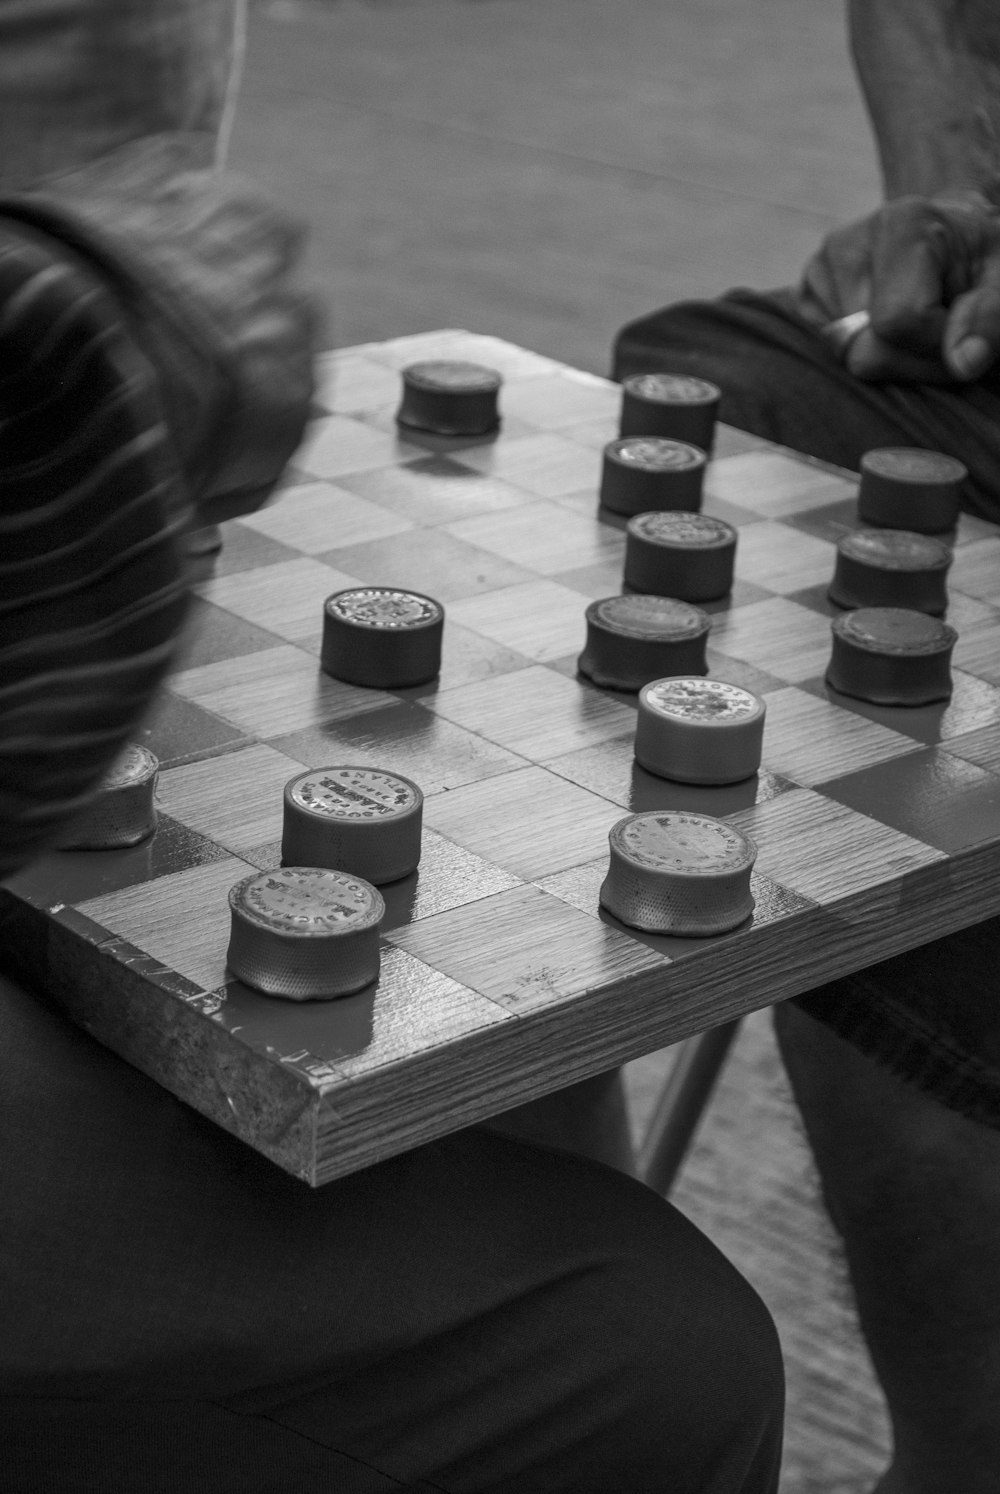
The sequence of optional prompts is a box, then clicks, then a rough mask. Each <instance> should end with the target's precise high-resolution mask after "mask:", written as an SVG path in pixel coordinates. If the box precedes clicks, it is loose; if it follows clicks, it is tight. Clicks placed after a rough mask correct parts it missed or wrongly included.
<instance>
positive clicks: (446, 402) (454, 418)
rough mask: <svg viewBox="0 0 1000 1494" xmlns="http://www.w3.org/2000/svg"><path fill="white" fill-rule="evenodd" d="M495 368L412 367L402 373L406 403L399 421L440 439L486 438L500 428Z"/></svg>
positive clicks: (452, 364) (498, 382)
mask: <svg viewBox="0 0 1000 1494" xmlns="http://www.w3.org/2000/svg"><path fill="white" fill-rule="evenodd" d="M502 382H503V381H502V379H501V377H500V375H499V374H498V373H497V371H496V369H494V368H484V367H483V366H482V365H481V364H479V363H461V362H455V361H452V362H448V361H441V362H435V363H411V364H410V366H409V367H408V368H404V369H403V399H402V403H401V404H400V407H399V409H398V410H397V412H396V420H397V422H398V424H400V425H402V426H408V427H409V428H410V429H411V430H417V431H430V432H432V433H433V434H434V435H438V436H484V435H487V434H488V433H489V432H490V431H495V430H496V429H497V428H498V426H499V424H500V415H499V412H498V409H497V395H498V392H499V389H500V385H501V383H502Z"/></svg>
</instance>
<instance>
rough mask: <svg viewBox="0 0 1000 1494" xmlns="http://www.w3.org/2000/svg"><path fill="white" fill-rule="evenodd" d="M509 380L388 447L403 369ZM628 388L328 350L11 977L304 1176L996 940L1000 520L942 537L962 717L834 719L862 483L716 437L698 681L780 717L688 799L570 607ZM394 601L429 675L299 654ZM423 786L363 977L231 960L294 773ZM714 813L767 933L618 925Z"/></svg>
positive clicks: (16, 900)
mask: <svg viewBox="0 0 1000 1494" xmlns="http://www.w3.org/2000/svg"><path fill="white" fill-rule="evenodd" d="M438 357H442V358H460V359H470V360H472V361H475V362H480V363H487V364H490V365H491V366H493V367H496V368H498V369H500V371H501V372H502V373H503V375H504V380H505V383H504V388H503V390H502V395H501V408H502V411H503V416H504V419H503V428H502V432H501V434H500V436H499V438H497V439H495V440H490V441H487V442H480V443H479V444H476V443H473V442H468V441H464V442H463V441H455V440H450V441H449V440H443V439H434V438H426V439H423V438H418V437H416V436H414V435H413V434H412V433H407V434H406V436H405V439H401V438H400V435H399V434H398V432H397V429H396V427H395V424H394V421H393V412H394V410H395V408H396V405H397V403H398V398H399V387H400V385H399V369H400V368H402V367H403V366H404V365H405V364H407V363H409V362H413V361H417V360H419V359H423V358H438ZM618 400H619V393H618V390H617V388H616V387H615V386H614V385H612V384H610V383H607V382H605V381H604V380H602V379H598V378H595V377H592V376H590V375H586V374H581V373H578V372H575V371H574V370H572V369H569V368H565V367H563V366H561V365H559V364H556V363H554V362H552V361H551V360H549V359H546V358H542V357H538V356H536V355H535V354H533V353H529V352H525V351H523V350H521V349H519V348H516V347H512V346H510V345H509V344H506V343H502V342H499V341H497V340H496V339H494V338H489V337H480V336H473V335H470V334H467V333H462V332H441V333H434V334H429V335H426V336H419V337H409V338H402V339H399V340H398V341H395V342H390V343H385V344H377V345H376V344H373V345H370V346H365V347H360V348H353V349H349V350H347V351H345V352H341V353H336V354H331V355H329V356H328V357H327V358H326V359H325V360H324V361H323V387H322V392H321V405H322V409H323V411H324V412H326V413H324V414H322V416H321V418H319V419H318V420H317V422H316V423H315V425H314V427H313V429H312V432H311V434H310V436H309V438H308V440H307V442H306V444H305V445H304V447H303V448H302V449H301V451H300V452H299V453H298V455H297V458H296V470H295V472H294V473H293V474H292V478H291V481H290V482H289V483H288V485H287V486H286V487H285V488H284V489H283V490H282V492H281V493H280V494H279V496H278V498H277V501H275V502H273V503H272V504H271V505H270V506H269V507H267V508H265V509H263V510H261V511H260V512H259V513H256V514H252V515H250V516H249V517H247V518H245V519H243V520H241V521H239V522H236V523H232V524H230V525H228V526H226V533H225V546H224V549H223V551H222V554H221V556H220V557H219V559H218V561H217V562H216V563H215V564H214V566H210V567H209V568H208V570H207V572H206V574H205V577H204V579H202V580H201V581H200V583H199V585H198V587H197V600H196V603H195V608H194V617H193V622H192V627H191V629H190V634H189V636H188V638H187V640H186V642H185V646H184V650H183V654H182V657H181V658H180V660H179V663H178V668H177V670H176V673H175V674H174V675H173V676H172V678H171V680H170V683H169V688H168V689H166V690H165V691H164V692H163V694H162V697H161V699H160V700H159V701H158V703H157V705H156V707H155V709H154V711H153V713H152V715H151V717H150V719H149V720H148V721H147V723H146V724H145V726H144V728H143V730H142V732H141V734H140V736H139V740H141V741H144V742H145V743H146V744H147V745H148V746H150V747H151V748H152V750H153V751H154V752H155V753H156V754H157V756H158V757H159V758H160V760H161V763H162V770H161V774H160V779H159V787H158V808H159V815H160V827H159V829H158V831H157V834H156V836H155V837H154V839H153V840H152V841H150V842H147V843H146V844H145V845H141V846H138V847H136V848H135V849H133V850H130V851H124V852H77V853H63V854H58V855H52V856H49V857H47V858H45V859H44V860H43V861H41V862H39V863H37V864H36V865H35V866H33V867H32V868H31V869H30V870H29V871H27V872H25V873H23V874H21V875H20V876H18V877H17V878H16V879H14V880H13V882H11V883H10V884H9V888H8V890H7V891H6V892H5V893H4V894H3V902H2V912H3V914H4V916H5V918H6V920H7V922H8V926H9V927H10V928H12V929H13V930H14V931H15V933H16V935H17V937H18V939H19V943H20V947H21V953H22V962H23V963H25V964H27V965H28V966H29V967H30V968H31V970H32V972H33V973H34V975H35V976H36V977H37V978H38V979H41V980H43V981H45V982H46V984H47V985H48V986H49V987H50V988H52V989H53V990H54V991H55V992H56V993H57V994H58V996H59V997H60V999H61V1000H62V1001H63V1002H64V1003H65V1005H66V1007H67V1009H68V1010H69V1011H70V1012H71V1014H72V1015H73V1016H74V1017H75V1018H76V1020H78V1021H79V1022H80V1023H81V1024H82V1025H83V1026H85V1027H86V1028H87V1029H88V1030H90V1031H91V1032H93V1033H94V1034H95V1035H96V1036H97V1037H98V1038H99V1039H100V1040H101V1041H102V1042H104V1043H106V1044H107V1045H108V1046H110V1047H111V1048H113V1049H115V1050H116V1051H117V1052H119V1053H121V1054H122V1055H123V1056H124V1057H126V1058H127V1059H128V1060H129V1061H130V1062H132V1063H134V1064H136V1065H137V1066H138V1067H140V1068H141V1069H143V1070H145V1071H146V1072H147V1073H149V1074H151V1075H152V1076H153V1077H154V1078H155V1079H157V1080H158V1081H159V1082H160V1083H162V1084H164V1085H165V1086H166V1087H167V1088H169V1089H170V1090H172V1091H173V1092H174V1093H176V1094H177V1095H179V1096H180V1097H181V1098H182V1099H184V1100H186V1101H188V1102H189V1103H190V1104H192V1105H193V1106H195V1107H196V1108H197V1109H199V1110H200V1111H202V1112H203V1113H204V1114H206V1115H208V1116H210V1117H211V1118H212V1119H213V1120H215V1121H217V1122H218V1123H219V1124H220V1125H222V1126H225V1127H226V1128H227V1129H228V1130H230V1131H232V1132H234V1133H235V1134H236V1135H238V1136H240V1137H241V1138H243V1140H245V1141H246V1142H248V1143H249V1144H250V1145H251V1146H253V1147H255V1148H257V1149H258V1150H259V1151H261V1152H262V1153H264V1154H265V1155H266V1156H268V1157H270V1158H272V1159H273V1160H274V1161H275V1162H276V1163H277V1164H279V1165H280V1166H281V1167H283V1168H285V1169H287V1170H288V1171H290V1172H292V1173H294V1174H296V1175H298V1176H300V1177H302V1178H303V1179H305V1180H306V1181H308V1182H309V1183H311V1184H314V1185H315V1184H319V1183H322V1182H325V1181H327V1180H329V1179H332V1178H335V1177H337V1176H340V1175H342V1174H344V1173H346V1172H350V1171H352V1170H354V1169H356V1168H359V1167H364V1166H366V1165H368V1164H370V1163H372V1162H375V1161H377V1160H378V1159H379V1158H382V1157H385V1156H387V1155H389V1154H391V1153H392V1152H395V1151H400V1150H404V1149H406V1148H408V1147H412V1146H415V1145H417V1144H419V1143H421V1142H424V1141H427V1140H429V1139H430V1138H432V1137H433V1136H436V1135H439V1134H441V1133H443V1132H445V1131H448V1130H452V1129H455V1128H457V1127H460V1126H464V1125H467V1124H470V1123H472V1122H474V1121H476V1120H479V1119H483V1118H485V1117H487V1116H489V1115H491V1114H495V1113H497V1112H499V1111H501V1110H504V1109H507V1108H509V1107H510V1106H512V1105H515V1104H519V1103H522V1102H524V1101H526V1100H529V1099H531V1098H534V1097H535V1096H538V1095H540V1094H543V1093H545V1092H547V1091H549V1090H553V1089H557V1088H560V1087H562V1086H563V1085H566V1084H568V1083H571V1082H573V1081H574V1080H578V1079H582V1078H585V1077H586V1076H588V1075H590V1074H593V1073H597V1072H600V1071H601V1070H603V1069H606V1068H608V1067H610V1066H612V1065H613V1064H617V1063H619V1062H622V1061H623V1060H626V1059H628V1058H632V1057H635V1056H636V1055H638V1054H640V1053H642V1052H646V1051H650V1050H652V1049H655V1048H658V1047H662V1046H664V1045H665V1044H667V1043H670V1042H672V1041H675V1040H677V1039H679V1038H682V1037H685V1036H687V1035H689V1034H691V1033H693V1032H697V1031H700V1030H703V1029H705V1028H706V1027H710V1026H713V1025H715V1024H717V1023H720V1022H723V1021H727V1020H730V1019H732V1018H734V1017H737V1016H739V1015H740V1014H742V1013H744V1012H747V1011H749V1010H751V1009H753V1008H755V1007H759V1006H763V1005H766V1004H769V1003H771V1002H773V1001H775V1000H778V999H781V998H784V997H787V996H789V995H792V994H795V993H796V992H800V991H803V990H807V989H810V988H812V987H813V986H815V985H817V984H819V983H821V982H822V981H824V980H827V979H830V978H832V977H834V976H836V975H839V974H842V973H845V972H847V971H849V970H852V969H856V968H858V967H860V966H862V965H865V964H869V963H871V962H872V961H874V960H876V959H878V958H880V957H883V956H886V955H889V954H891V953H895V952H897V951H899V950H902V949H904V948H907V947H910V946H913V945H916V944H919V943H922V942H924V941H926V940H928V939H931V938H933V937H934V936H935V935H938V934H942V933H945V932H949V931H951V930H953V929H956V928H960V927H962V926H964V925H966V924H968V923H971V922H974V921H976V920H979V919H981V918H984V917H986V916H988V915H990V914H992V913H994V912H995V911H996V910H997V907H998V905H1000V898H998V894H1000V776H998V775H1000V564H998V560H1000V533H998V532H997V531H995V530H994V529H993V528H992V527H991V526H989V525H987V524H985V523H983V522H981V521H979V520H976V519H969V518H965V519H963V520H962V522H961V525H960V528H959V532H958V535H957V550H956V559H955V564H954V566H953V569H952V573H951V605H950V607H949V612H948V617H949V620H950V621H951V622H953V623H954V625H955V626H956V627H957V628H958V631H959V634H960V638H959V643H958V646H957V650H956V654H955V664H956V670H955V693H954V697H953V699H952V700H951V701H950V702H949V703H948V704H946V705H939V706H934V707H928V708H923V709H916V710H912V709H911V710H903V709H894V710H890V709H880V708H878V707H874V706H868V705H864V704H862V703H860V702H857V701H850V700H847V699H844V698H837V699H834V698H833V697H832V696H831V694H830V692H829V691H828V690H827V689H826V688H825V686H824V684H823V673H824V670H825V667H826V663H827V659H828V656H829V650H830V623H829V619H830V617H831V615H832V614H833V611H834V609H833V608H832V607H831V606H830V604H829V603H828V602H827V600H826V586H827V583H828V581H829V578H830V576H831V574H832V570H833V563H834V545H835V541H836V539H837V538H838V536H839V535H840V534H842V533H843V532H844V531H845V529H847V528H850V527H853V525H854V524H855V523H856V514H855V492H856V485H855V481H854V480H853V479H852V478H851V477H850V476H849V475H848V474H844V473H842V472H838V471H835V470H832V469H830V468H827V467H823V466H821V465H819V464H817V463H815V462H809V461H806V460H805V459H803V458H799V457H797V456H795V455H794V454H793V453H790V452H787V451H783V450H780V449H777V448H774V447H768V446H766V445H765V444H764V443H762V442H759V441H756V440H754V439H753V438H750V437H746V436H742V435H740V434H739V433H737V432H735V431H732V430H726V429H723V430H722V431H721V433H720V437H719V442H718V445H717V448H716V453H715V457H714V459H713V461H712V462H711V464H710V467H709V470H708V476H707V482H706V501H705V511H706V512H707V513H711V514H715V515H717V516H718V517H720V518H723V519H726V520H728V521H729V522H731V523H733V524H735V525H736V526H737V527H738V530H739V547H738V551H737V560H736V576H737V580H736V584H735V587H734V590H733V592H732V594H731V596H730V597H728V598H726V599H725V600H724V601H723V602H720V603H715V604H712V605H711V606H710V607H709V608H708V610H709V611H710V612H711V613H712V614H713V626H712V632H711V635H710V638H709V654H708V656H709V665H710V673H711V675H712V676H713V677H714V678H718V679H724V680H729V681H732V682H733V683H736V684H740V685H744V686H747V687H748V688H750V689H753V690H755V691H757V692H758V693H761V694H763V695H764V697H765V698H766V701H767V708H768V716H767V728H766V732H765V738H764V762H763V767H762V770H761V772H760V774H759V775H758V776H757V777H756V778H754V779H751V780H749V781H747V782H745V783H742V784H736V785H733V786H730V787H726V788H695V789H692V788H685V787H683V786H681V785H678V784H672V783H670V782H668V781H666V780H663V779H658V778H655V777H653V776H651V775H650V774H648V773H646V772H644V771H643V770H642V769H641V768H639V767H638V765H637V764H636V763H635V761H634V759H633V755H632V738H633V732H634V721H635V697H634V696H629V695H625V694H617V693H615V692H611V691H606V690H599V689H597V688H595V687H593V686H592V685H591V684H590V683H589V682H588V681H586V680H583V679H581V678H578V677H577V674H576V659H577V655H578V653H579V651H580V649H581V647H582V645H583V641H584V632H585V625H584V610H585V608H586V606H587V604H588V602H590V601H592V600H593V599H595V598H598V597H602V596H609V595H612V594H614V593H616V592H618V591H619V590H620V589H621V572H622V558H623V551H624V533H623V529H624V521H623V520H616V519H614V518H613V516H608V515H600V516H599V514H598V505H597V485H598V480H599V475H600V465H601V449H602V447H603V445H604V443H605V442H606V441H608V440H610V439H612V437H614V436H615V435H616V434H617V410H618ZM366 584H378V585H386V586H400V587H409V588H412V589H414V590H417V591H423V592H426V593H429V594H431V595H432V596H435V597H437V598H438V599H439V600H441V601H442V602H443V603H444V606H445V608H446V630H445V644H444V662H443V667H442V672H441V676H440V679H439V680H438V681H437V682H436V683H434V684H433V685H431V686H427V685H425V686H421V687H419V688H417V689H413V690H400V691H392V692H387V691H382V690H365V689H360V688H357V687H354V686H350V685H345V684H341V683H338V682H337V681H335V680H332V679H329V678H328V677H327V676H325V675H323V674H322V673H321V672H320V670H319V667H318V653H319V643H320V634H321V627H322V604H323V600H324V598H325V597H327V596H328V595H329V594H330V593H331V592H334V591H337V590H338V589H340V588H342V587H346V586H353V585H366ZM337 762H349V763H364V764H368V765H371V766H378V767H382V768H387V769H390V770H398V771H400V772H402V773H404V774H406V775H407V776H408V777H411V778H414V779H415V780H416V781H417V782H418V783H419V784H420V785H421V787H422V788H423V790H424V792H425V794H426V796H427V798H426V805H425V832H424V846H423V859H422V862H421V866H420V870H419V873H418V874H416V875H414V876H413V877H410V878H407V879H405V880H404V881H403V882H400V883H398V884H396V885H395V886H391V887H387V888H385V889H383V890H384V893H385V896H386V902H387V905H388V912H387V918H386V922H385V925H384V944H383V961H382V974H381V978H380V980H379V982H378V984H377V987H374V988H369V989H367V990H365V991H362V992H361V993H359V994H358V995H356V996H351V997H347V998H342V999H340V1000H337V1001H332V1002H315V1003H308V1004H304V1005H295V1004H291V1003H287V1002H283V1001H277V1000H272V999H269V998H267V997H265V996H261V995H259V994H257V993H256V992H254V991H251V990H249V989H248V988H247V987H245V986H243V985H241V984H239V983H238V982H235V981H234V980H233V979H232V978H231V977H230V975H229V973H228V972H227V970H226V967H225V953H226V946H227V941H228V932H229V910H228V904H227V893H228V890H229V888H230V886H231V885H232V884H233V883H234V882H236V881H238V880H239V879H240V878H241V877H243V876H245V875H246V874H247V872H248V871H249V870H250V869H252V868H255V867H256V868H269V867H273V866H276V865H277V864H278V862H279V857H280V846H279V842H280V836H281V815H282V799H281V791H282V786H283V785H284V783H285V782H286V781H287V780H288V779H289V778H291V777H292V776H293V775H295V774H296V773H299V772H301V771H302V769H303V768H304V767H317V766H325V765H330V764H334V763H337ZM655 808H690V809H694V810H697V811H702V812H706V813H710V814H714V815H719V816H722V817H726V818H731V819H732V821H733V823H735V824H737V825H738V826H739V827H740V828H741V829H743V830H745V831H747V832H749V834H750V835H751V836H752V837H753V839H754V840H755V841H756V842H757V844H758V847H759V858H758V861H757V866H756V871H755V874H754V879H753V890H754V895H755V897H756V911H755V913H754V916H753V919H752V920H750V921H748V922H747V924H746V925H744V926H742V927H741V928H739V929H737V930H735V931H733V932H732V933H729V934H726V935H723V936H720V937H716V938H712V939H679V938H667V937H658V936H651V935H642V934H637V933H635V932H633V931H630V930H628V929H626V928H625V927H624V926H622V925H620V924H618V923H617V922H616V921H615V920H614V919H613V918H612V917H611V916H610V915H608V914H606V913H605V912H604V911H603V910H601V909H600V908H599V906H598V887H599V884H600V882H601V880H602V878H603V876H604V873H605V870H606V864H607V855H608V851H607V835H608V830H609V829H610V827H611V825H612V824H613V823H614V822H615V820H617V819H619V818H620V817H621V816H622V815H623V814H625V813H627V812H629V811H631V810H642V809H655Z"/></svg>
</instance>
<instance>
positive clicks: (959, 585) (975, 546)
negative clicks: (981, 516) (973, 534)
mask: <svg viewBox="0 0 1000 1494" xmlns="http://www.w3.org/2000/svg"><path fill="white" fill-rule="evenodd" d="M948 586H949V588H952V587H953V588H955V589H956V590H957V591H964V592H967V593H968V595H969V596H971V597H978V598H979V600H980V601H981V602H992V603H993V604H994V605H995V606H998V605H1000V537H998V536H996V535H993V536H991V537H990V538H989V539H979V540H973V541H971V542H970V543H969V544H967V545H962V546H960V547H959V548H958V549H957V550H956V551H955V558H954V560H953V561H952V565H951V570H950V571H949V572H948Z"/></svg>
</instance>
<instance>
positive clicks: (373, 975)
mask: <svg viewBox="0 0 1000 1494" xmlns="http://www.w3.org/2000/svg"><path fill="white" fill-rule="evenodd" d="M229 907H230V912H231V918H232V924H231V934H230V940H229V950H228V953H227V955H226V963H227V964H228V966H229V968H230V970H231V971H232V972H233V974H234V975H236V976H238V978H239V979H240V980H242V981H244V982H245V983H246V984H247V985H248V986H253V987H254V988H255V989H256V990H258V991H263V992H264V993H265V994H266V995H268V996H284V997H285V998H286V999H287V1000H289V1001H310V1000H317V999H326V998H329V997H331V996H349V995H350V994H351V993H352V992H354V991H360V990H361V989H362V988H363V987H364V986H367V985H370V984H371V982H372V981H373V980H377V979H378V973H379V963H380V961H379V924H380V923H381V922H382V919H383V917H384V916H385V903H384V902H383V901H382V895H381V893H380V892H377V891H376V890H375V888H374V887H371V886H370V885H369V884H368V883H367V882H365V881H363V880H362V879H361V878H360V877H352V876H348V875H346V874H345V873H343V872H337V871H326V870H324V869H322V868H320V867H315V866H285V867H280V868H279V869H278V870H277V871H266V872H253V873H252V874H251V875H250V876H249V877H244V878H243V880H242V881H241V882H237V883H236V886H235V887H233V888H232V889H231V891H230V893H229Z"/></svg>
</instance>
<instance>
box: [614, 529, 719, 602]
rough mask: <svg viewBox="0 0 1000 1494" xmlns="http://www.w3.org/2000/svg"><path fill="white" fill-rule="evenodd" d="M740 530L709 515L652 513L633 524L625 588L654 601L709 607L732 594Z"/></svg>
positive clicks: (628, 539) (627, 548) (627, 547)
mask: <svg viewBox="0 0 1000 1494" xmlns="http://www.w3.org/2000/svg"><path fill="white" fill-rule="evenodd" d="M735 557H736V530H735V529H734V528H733V527H732V525H731V524H726V523H725V522H724V521H723V520H722V519H713V518H710V517H709V515H708V514H688V513H677V512H669V513H651V514H636V516H635V518H633V519H629V521H628V528H627V530H626V535H625V584H626V585H627V586H631V587H632V588H633V589H634V590H635V591H644V592H648V593H649V594H650V595H652V596H658V597H677V598H678V599H679V600H680V601H682V602H711V601H714V600H715V599H716V598H717V597H724V596H725V595H726V594H727V592H729V591H731V590H732V585H733V563H734V560H735Z"/></svg>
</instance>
